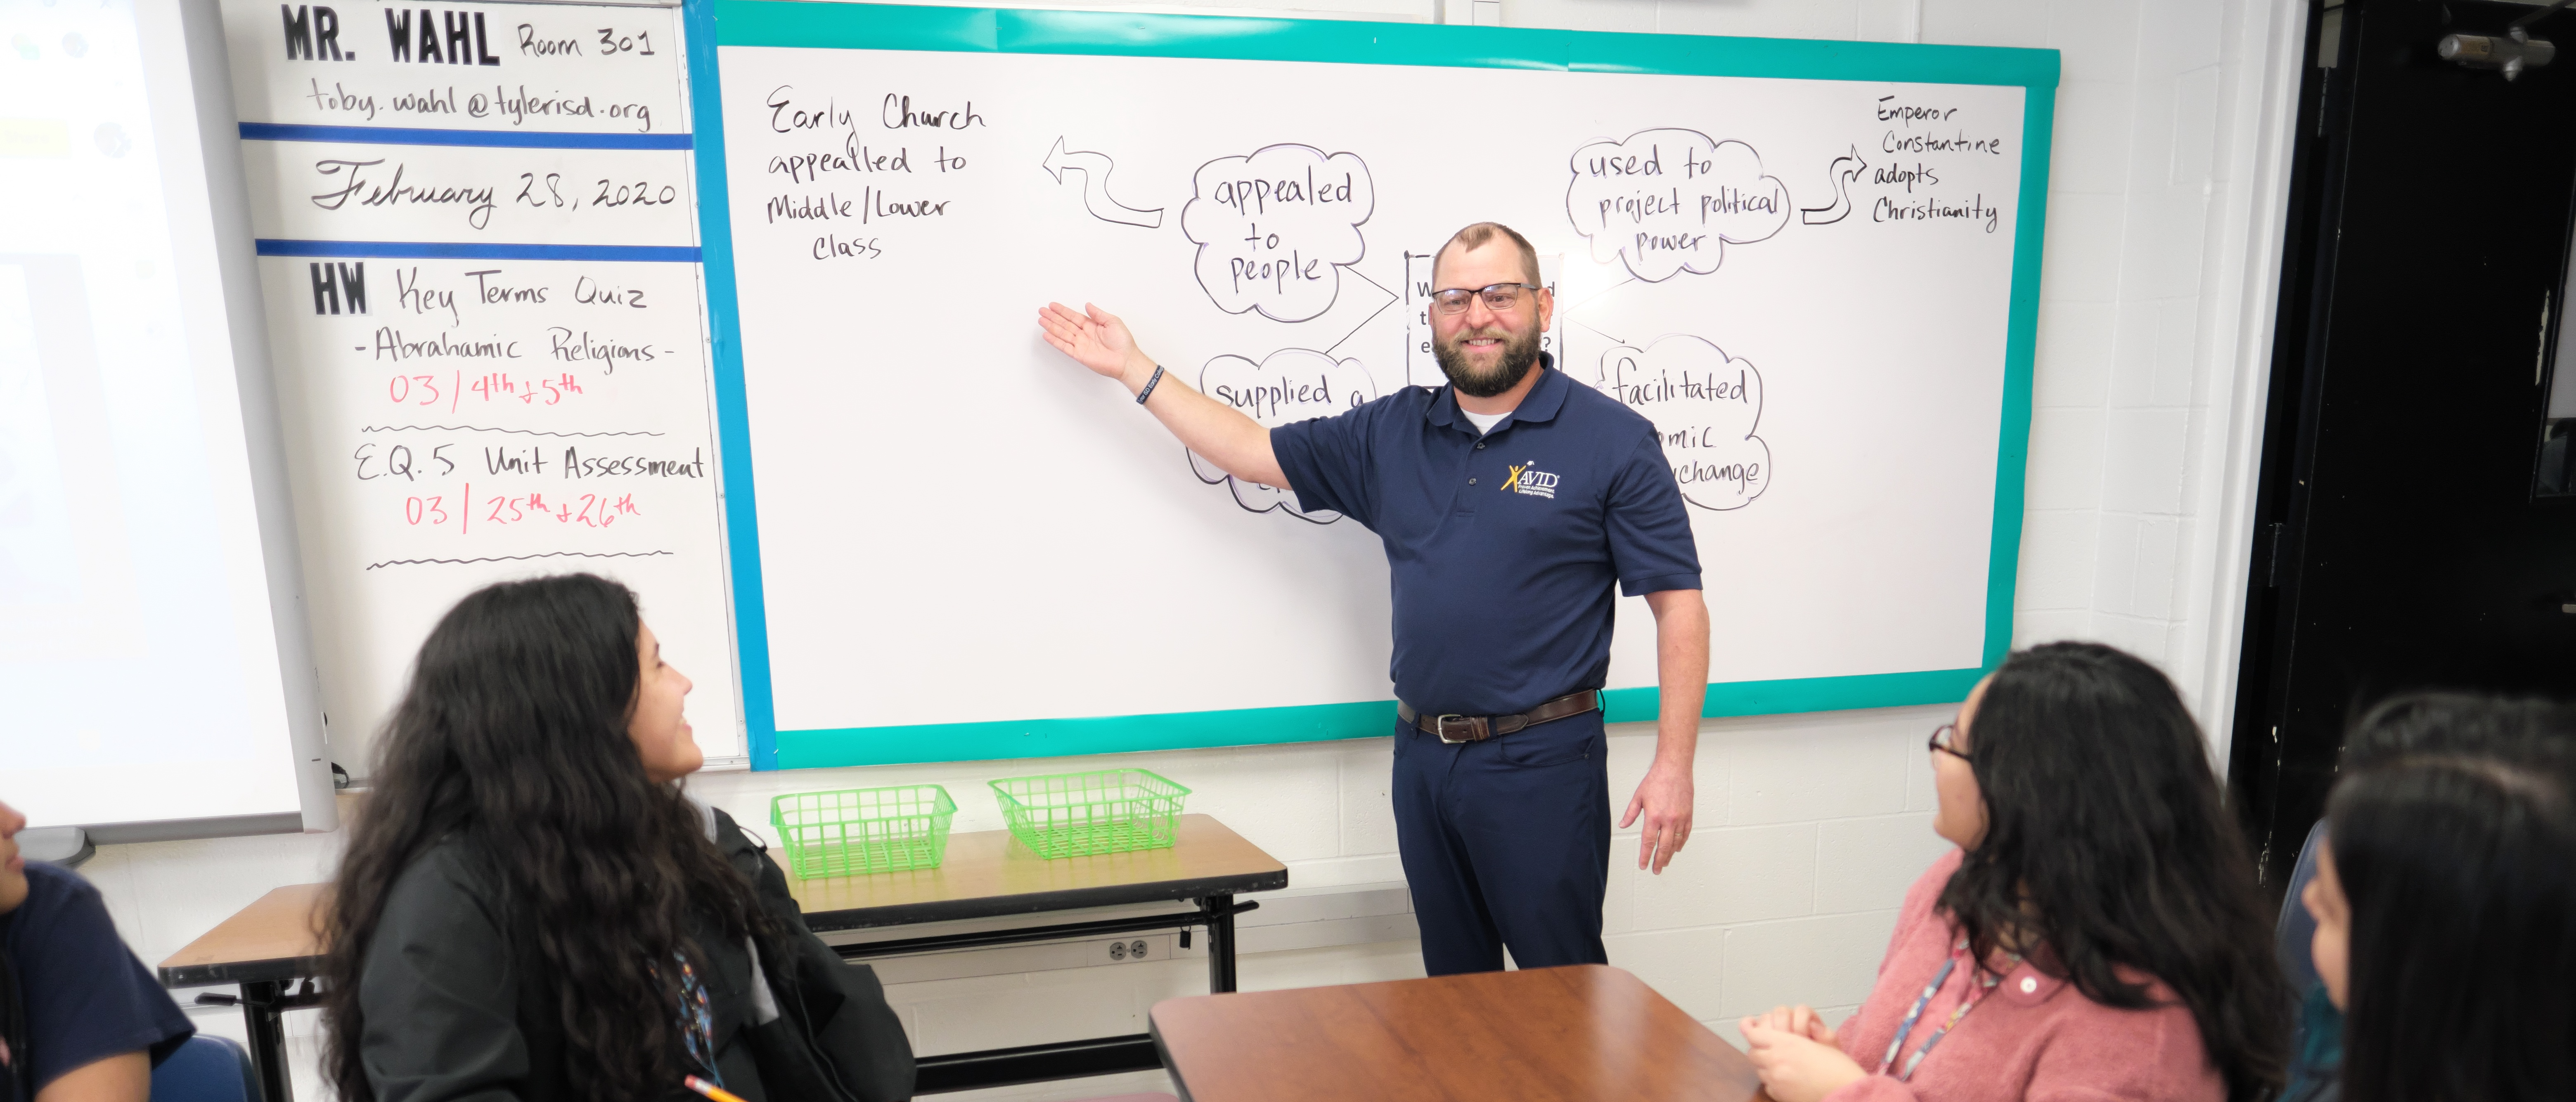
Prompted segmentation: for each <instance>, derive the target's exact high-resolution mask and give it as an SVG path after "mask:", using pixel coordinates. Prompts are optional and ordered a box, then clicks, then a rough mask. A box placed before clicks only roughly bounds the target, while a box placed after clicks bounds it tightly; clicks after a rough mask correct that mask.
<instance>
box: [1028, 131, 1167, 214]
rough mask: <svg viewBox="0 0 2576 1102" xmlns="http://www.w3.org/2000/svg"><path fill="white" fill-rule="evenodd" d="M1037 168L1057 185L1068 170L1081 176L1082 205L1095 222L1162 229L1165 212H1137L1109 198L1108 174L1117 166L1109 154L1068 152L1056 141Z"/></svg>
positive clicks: (1060, 142) (1087, 151) (1062, 140)
mask: <svg viewBox="0 0 2576 1102" xmlns="http://www.w3.org/2000/svg"><path fill="white" fill-rule="evenodd" d="M1038 167H1040V168H1044V169H1046V170H1047V174H1048V175H1050V176H1053V177H1055V182H1057V183H1059V184H1061V183H1063V182H1064V173H1065V170H1066V169H1072V170H1073V171H1075V172H1079V173H1081V174H1082V205H1083V207H1084V208H1085V209H1087V210H1089V211H1090V212H1091V216H1092V217H1094V218H1097V219H1099V220H1101V221H1103V222H1116V223H1119V224H1121V225H1127V226H1142V227H1144V228H1146V229H1149V230H1150V229H1159V228H1161V226H1162V225H1163V208H1161V207H1155V208H1154V209H1152V210H1137V209H1136V208H1134V207H1130V206H1127V205H1126V204H1124V203H1120V202H1119V201H1118V200H1116V199H1112V198H1110V197H1109V171H1110V170H1111V169H1113V168H1116V167H1117V165H1116V164H1115V163H1114V162H1112V161H1111V160H1110V159H1109V155H1108V154H1106V153H1094V152H1091V151H1090V150H1085V149H1075V150H1067V149H1066V148H1065V147H1064V139H1063V138H1057V139H1056V140H1055V148H1053V149H1050V150H1047V155H1046V160H1044V161H1040V162H1038Z"/></svg>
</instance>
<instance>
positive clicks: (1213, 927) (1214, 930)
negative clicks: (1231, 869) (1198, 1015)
mask: <svg viewBox="0 0 2576 1102" xmlns="http://www.w3.org/2000/svg"><path fill="white" fill-rule="evenodd" d="M1199 906H1200V908H1202V909H1203V910H1205V911H1206V912H1207V915H1208V920H1207V927H1208V993H1209V994H1211V995H1222V994H1224V993H1226V992H1229V991H1232V990H1234V897H1233V896H1231V895H1211V896H1209V897H1207V898H1206V899H1202V900H1200V901H1199Z"/></svg>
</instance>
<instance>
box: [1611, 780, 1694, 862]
mask: <svg viewBox="0 0 2576 1102" xmlns="http://www.w3.org/2000/svg"><path fill="white" fill-rule="evenodd" d="M1691 799H1692V785H1691V775H1690V770H1688V769H1683V768H1680V767H1678V766H1669V765H1666V764H1664V762H1663V761H1662V760H1660V759H1658V760H1657V761H1656V762H1655V764H1654V765H1653V766H1651V767H1649V768H1648V769H1647V770H1646V779H1645V780H1644V781H1642V782H1640V783H1639V784H1638V785H1637V794H1636V795H1634V796H1631V797H1629V798H1628V812H1627V814H1625V815H1622V816H1620V817H1619V829H1621V830H1626V829H1628V827H1629V826H1630V825H1631V824H1633V823H1635V822H1636V821H1637V818H1638V816H1640V815H1642V816H1644V817H1645V820H1646V831H1645V833H1644V834H1643V835H1641V836H1639V837H1638V839H1637V867H1638V868H1641V869H1642V868H1646V867H1648V866H1649V865H1652V866H1653V868H1654V871H1655V873H1656V875H1659V876H1660V875H1662V874H1663V871H1664V866H1665V865H1668V864H1671V863H1672V860H1673V855H1674V854H1676V853H1680V852H1681V851H1682V843H1684V842H1688V841H1690V832H1691Z"/></svg>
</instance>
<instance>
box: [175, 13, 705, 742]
mask: <svg viewBox="0 0 2576 1102" xmlns="http://www.w3.org/2000/svg"><path fill="white" fill-rule="evenodd" d="M223 11H224V18H225V22H226V38H227V41H228V42H229V43H230V46H231V52H232V60H233V78H234V98H235V100H236V101H237V104H238V108H239V112H240V118H241V139H242V157H243V162H244V172H245V175H246V177H247V179H248V182H249V189H250V195H251V223H252V230H253V233H254V234H255V235H256V237H257V239H258V252H259V254H260V256H259V279H260V288H261V292H262V296H263V298H264V300H265V302H266V309H267V320H268V326H269V333H270V339H271V344H272V346H273V349H274V354H275V357H276V369H277V375H278V381H279V390H280V405H281V409H282V413H283V418H284V422H285V426H284V435H285V438H286V449H287V457H288V466H289V469H290V472H291V474H292V478H293V483H294V488H295V500H296V508H297V513H298V516H299V523H298V532H297V536H298V540H299V542H300V544H301V552H302V559H303V562H304V575H305V579H306V583H307V590H308V593H309V596H310V602H311V611H312V619H313V624H314V633H315V636H316V639H317V642H318V645H319V650H320V653H321V659H320V666H321V684H322V695H323V700H324V703H325V706H326V708H327V710H328V713H329V715H330V719H331V738H332V744H333V751H334V754H335V756H337V757H338V758H339V759H340V761H341V763H342V764H344V765H346V766H347V767H349V768H350V769H351V771H352V772H354V773H358V774H360V775H363V774H364V772H365V770H366V767H367V760H368V756H369V749H370V747H369V742H370V736H372V735H373V734H374V733H375V731H376V730H377V728H378V727H379V726H380V725H381V724H382V723H383V721H384V719H385V717H386V716H387V715H388V714H389V713H390V711H391V710H392V708H393V706H394V705H395V703H396V702H397V701H398V700H399V698H400V695H401V692H402V690H403V687H404V682H405V679H406V677H407V675H408V672H409V670H408V668H409V664H410V661H411V659H412V656H413V655H414V653H415V652H417V651H418V649H419V647H420V643H421V640H422V639H423V638H424V637H425V636H427V634H428V633H429V630H430V628H431V626H432V625H434V624H435V623H436V621H437V619H438V617H439V616H440V615H442V614H443V613H445V612H446V610H447V609H448V608H449V607H450V606H451V605H453V604H454V603H455V602H456V600H457V598H459V597H461V596H463V595H464V594H466V593H468V592H470V591H472V590H474V589H477V588H479V587H481V586H483V585H486V584H489V583H491V582H493V581H497V580H502V579H507V578H515V577H525V576H531V575H538V574H547V573H557V572H563V571H571V570H587V571H591V572H595V573H599V574H603V575H606V576H609V577H612V578H616V579H618V580H620V581H623V582H625V583H626V584H628V585H629V586H632V587H633V588H634V589H635V590H636V592H637V594H638V596H639V597H640V598H641V600H642V603H643V614H644V619H645V621H646V622H647V623H648V624H650V625H651V626H652V627H653V629H654V631H655V634H656V635H657V636H658V637H660V639H661V640H662V642H663V653H664V655H665V657H666V658H667V659H668V660H669V661H671V662H672V663H673V664H674V665H676V666H678V667H679V668H680V669H681V670H682V671H683V672H685V673H686V674H687V675H688V676H689V677H690V678H691V679H692V680H693V681H694V682H695V684H696V689H695V692H693V693H692V694H691V695H690V697H689V699H688V704H687V711H688V718H689V721H690V723H691V725H692V726H693V727H694V728H695V731H696V736H697V739H698V742H699V745H700V747H701V748H702V749H703V750H704V751H705V752H706V753H707V755H708V756H709V757H710V758H717V759H722V758H728V757H732V758H737V759H738V758H739V757H740V756H741V754H742V752H743V748H742V741H741V727H740V723H739V718H738V716H739V706H738V703H737V695H736V691H735V688H734V672H733V660H732V647H731V642H732V628H731V623H730V618H729V614H728V608H727V596H726V592H725V570H724V557H723V556H724V548H723V524H722V517H721V514H720V505H719V502H720V498H721V493H720V484H721V476H722V470H721V467H720V465H719V463H718V460H717V449H716V445H715V441H714V425H713V417H712V411H711V403H710V399H709V396H708V392H707V371H706V362H707V361H706V334H705V330H704V325H703V319H704V312H703V308H702V301H703V299H702V294H701V289H700V277H699V271H698V248H697V229H696V213H695V212H696V196H695V194H694V179H695V177H694V167H693V162H692V156H693V153H692V149H693V142H692V138H691V124H690V111H689V103H688V100H687V96H686V85H685V71H684V58H685V56H686V49H685V45H684V43H682V42H681V41H680V38H681V32H680V28H679V26H678V23H679V20H678V17H677V14H676V12H674V11H672V10H670V9H666V8H639V7H607V6H585V5H567V4H489V3H486V4H471V3H467V4H457V3H445V4H440V5H437V6H434V7H424V6H419V5H412V4H388V3H380V2H376V0H357V2H354V3H353V2H340V3H336V4H331V5H315V4H291V5H285V6H283V7H281V6H280V5H278V4H275V3H269V2H266V0H225V3H224V4H223Z"/></svg>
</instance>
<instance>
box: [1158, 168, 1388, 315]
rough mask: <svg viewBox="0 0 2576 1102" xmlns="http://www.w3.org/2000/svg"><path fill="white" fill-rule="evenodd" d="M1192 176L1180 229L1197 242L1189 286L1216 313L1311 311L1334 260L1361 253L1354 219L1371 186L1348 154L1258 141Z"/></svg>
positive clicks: (1324, 291) (1329, 288)
mask: <svg viewBox="0 0 2576 1102" xmlns="http://www.w3.org/2000/svg"><path fill="white" fill-rule="evenodd" d="M1193 183H1194V184H1195V185H1196V188H1197V191H1196V193H1195V194H1194V195H1193V196H1192V198H1191V199H1190V201H1189V205H1187V206H1184V207H1182V208H1181V232H1182V233H1183V234H1186V235H1188V236H1189V239H1190V240H1192V241H1195V242H1198V246H1199V252H1198V259H1197V260H1196V261H1195V262H1193V263H1192V265H1191V266H1192V267H1193V268H1194V269H1196V270H1197V272H1198V277H1199V286H1200V287H1203V288H1205V289H1206V290H1207V293H1208V297H1209V298H1211V299H1214V300H1216V305H1217V309H1220V310H1223V311H1225V312H1226V313H1229V314H1240V313H1242V312H1244V311H1246V310H1258V311H1260V312H1261V316H1262V317H1265V318H1269V319H1271V320H1272V321H1305V320H1306V319H1308V318H1312V317H1315V316H1316V315H1319V314H1321V313H1323V312H1324V311H1326V310H1328V309H1331V308H1332V305H1333V297H1334V296H1335V295H1337V294H1339V293H1340V291H1341V286H1342V270H1341V266H1342V265H1344V264H1355V263H1358V262H1359V259H1360V256H1361V254H1363V253H1365V252H1367V251H1368V243H1367V242H1365V241H1362V240H1360V223H1362V222H1366V221H1368V220H1369V214H1370V212H1371V211H1374V210H1376V209H1377V191H1376V188H1375V187H1374V186H1372V185H1371V184H1370V183H1369V173H1368V165H1367V164H1366V163H1365V162H1363V161H1361V160H1360V158H1359V155H1358V154H1356V153H1332V154H1327V153H1325V152H1324V151H1323V150H1320V149H1317V148H1315V147H1313V146H1306V145H1273V146H1265V147H1263V148H1261V149H1258V150H1254V151H1253V153H1252V155H1251V156H1249V157H1220V158H1217V159H1216V160H1213V161H1209V162H1208V163H1206V164H1204V165H1200V166H1199V171H1198V174H1197V176H1196V177H1195V178H1194V179H1193Z"/></svg>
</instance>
